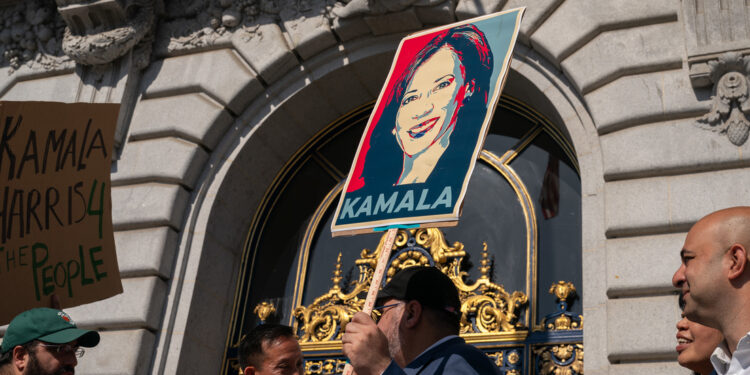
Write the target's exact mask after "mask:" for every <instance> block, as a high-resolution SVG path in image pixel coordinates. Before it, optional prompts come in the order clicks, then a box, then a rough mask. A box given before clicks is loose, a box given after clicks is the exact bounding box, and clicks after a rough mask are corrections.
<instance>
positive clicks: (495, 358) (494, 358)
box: [487, 352, 505, 367]
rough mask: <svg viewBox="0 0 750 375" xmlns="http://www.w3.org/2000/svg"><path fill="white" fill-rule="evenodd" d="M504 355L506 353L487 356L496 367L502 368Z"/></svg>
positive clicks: (488, 354)
mask: <svg viewBox="0 0 750 375" xmlns="http://www.w3.org/2000/svg"><path fill="white" fill-rule="evenodd" d="M504 354H505V353H503V352H495V353H487V356H488V357H490V359H492V362H494V363H495V366H497V367H502V365H503V359H504Z"/></svg>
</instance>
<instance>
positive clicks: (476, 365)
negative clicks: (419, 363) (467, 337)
mask: <svg viewBox="0 0 750 375" xmlns="http://www.w3.org/2000/svg"><path fill="white" fill-rule="evenodd" d="M436 349H437V351H438V353H436V354H437V355H436V356H437V357H441V358H443V360H440V361H434V362H432V363H431V366H429V367H434V370H435V371H434V372H432V371H425V372H424V373H436V374H442V373H446V374H499V373H500V371H499V369H498V368H497V366H495V364H494V363H493V362H492V360H490V358H489V357H487V355H486V354H484V352H482V351H481V350H479V349H477V348H476V347H474V346H473V345H470V344H467V343H466V342H464V340H463V339H461V338H455V339H451V340H448V341H447V342H445V343H443V344H442V345H440V346H439V347H437V348H436Z"/></svg>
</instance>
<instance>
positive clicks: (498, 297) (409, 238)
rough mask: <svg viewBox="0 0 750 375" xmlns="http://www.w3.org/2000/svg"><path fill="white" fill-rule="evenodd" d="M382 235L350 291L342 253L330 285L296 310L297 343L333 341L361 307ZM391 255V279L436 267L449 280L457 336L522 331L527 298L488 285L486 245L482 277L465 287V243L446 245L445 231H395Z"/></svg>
mask: <svg viewBox="0 0 750 375" xmlns="http://www.w3.org/2000/svg"><path fill="white" fill-rule="evenodd" d="M384 238H385V236H383V237H381V239H380V242H379V244H378V246H377V247H376V248H375V250H374V251H371V250H369V249H363V250H362V252H361V253H360V258H359V259H357V260H356V261H355V265H356V266H357V267H358V270H359V278H358V280H357V281H356V282H355V283H354V287H353V288H352V290H351V291H349V292H348V293H344V291H342V289H341V287H340V286H339V284H340V282H341V279H342V278H341V273H342V272H341V254H339V257H338V259H337V261H336V266H335V271H334V277H333V287H332V288H331V289H330V290H329V291H328V292H327V293H326V294H324V295H322V296H320V297H318V298H316V299H315V300H314V301H313V303H312V304H310V305H308V306H299V307H297V308H296V309H295V310H294V316H295V317H296V319H297V322H298V329H299V336H300V342H303V343H304V342H321V341H333V340H339V339H340V338H341V332H342V328H343V327H345V326H346V324H347V323H348V322H349V321H350V320H351V318H352V316H353V315H354V313H356V312H357V311H360V310H361V308H362V306H363V305H364V297H365V294H366V292H367V290H368V289H369V286H370V282H371V280H372V273H373V272H374V269H375V266H376V263H377V258H378V256H379V254H380V251H381V249H382V246H383V242H384ZM392 251H393V254H394V255H393V256H392V257H391V260H390V263H389V267H388V269H387V271H386V278H387V280H390V278H391V277H392V276H393V275H394V274H395V273H396V272H398V271H399V270H401V269H404V268H408V267H413V266H427V265H434V266H435V267H437V268H439V269H440V270H441V271H442V272H443V273H445V274H446V275H448V277H450V278H451V280H452V281H453V283H454V284H455V285H456V288H457V289H458V290H459V295H460V297H461V333H498V332H515V331H516V330H518V329H519V328H524V327H523V325H522V324H521V323H519V322H518V320H519V316H520V315H521V313H522V309H523V308H524V306H525V305H526V304H527V303H528V297H527V296H526V295H525V294H524V293H523V292H520V291H515V292H513V293H508V292H506V291H505V288H504V287H503V286H502V285H499V284H495V283H493V282H492V281H491V275H490V274H491V272H490V269H491V266H490V260H489V256H488V253H487V244H486V243H485V244H484V247H483V249H482V259H481V261H480V264H481V265H480V267H479V271H480V277H479V278H478V279H477V280H476V281H475V282H469V283H468V284H467V281H466V278H467V276H468V275H467V272H466V271H465V270H462V269H461V265H462V262H463V260H464V257H465V256H466V251H465V250H464V245H463V244H462V243H460V242H454V243H453V244H452V245H449V244H448V242H447V241H446V240H445V236H444V234H443V232H442V231H441V230H439V229H436V228H420V229H411V230H399V232H398V234H397V236H396V240H395V241H394V245H393V249H392Z"/></svg>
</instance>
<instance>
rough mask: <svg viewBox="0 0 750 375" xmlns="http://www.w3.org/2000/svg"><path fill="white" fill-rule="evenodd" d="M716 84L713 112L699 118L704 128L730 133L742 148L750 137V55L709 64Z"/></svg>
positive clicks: (725, 56)
mask: <svg viewBox="0 0 750 375" xmlns="http://www.w3.org/2000/svg"><path fill="white" fill-rule="evenodd" d="M708 67H709V72H710V73H709V77H710V79H711V82H713V85H714V86H713V95H712V96H711V100H712V105H711V110H710V111H709V112H708V113H707V114H705V115H704V116H703V117H701V118H700V119H698V122H697V123H698V126H700V127H701V128H703V129H707V130H711V131H714V132H718V133H720V134H726V135H727V138H729V141H730V142H732V143H733V144H734V145H736V146H742V145H743V144H744V143H745V142H746V141H747V138H748V135H750V120H748V114H750V100H748V96H749V95H750V91H749V90H748V88H749V87H750V82H748V74H750V56H744V57H743V56H742V54H740V53H738V52H727V53H724V54H722V55H721V56H719V58H718V59H716V60H712V61H709V62H708Z"/></svg>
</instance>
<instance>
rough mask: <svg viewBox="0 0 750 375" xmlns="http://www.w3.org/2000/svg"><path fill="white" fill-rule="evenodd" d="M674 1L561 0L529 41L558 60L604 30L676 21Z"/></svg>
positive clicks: (542, 52)
mask: <svg viewBox="0 0 750 375" xmlns="http://www.w3.org/2000/svg"><path fill="white" fill-rule="evenodd" d="M679 6H680V5H679V2H677V1H650V0H635V1H600V0H568V1H564V2H563V3H562V4H561V5H560V6H559V7H558V8H557V9H555V11H554V13H552V14H551V15H550V16H549V18H547V19H546V20H545V21H544V23H543V24H542V25H541V26H540V27H539V28H538V29H537V30H536V32H534V34H532V35H531V43H532V45H533V46H535V48H536V49H538V50H539V52H540V53H541V54H543V55H545V56H547V58H549V59H550V60H552V61H555V62H560V61H562V60H564V59H565V58H566V57H567V56H569V55H570V54H572V53H573V52H574V51H575V50H577V49H578V48H580V47H582V46H584V45H585V44H586V43H588V42H589V41H590V40H591V39H593V38H594V37H595V36H596V35H598V34H599V33H601V32H602V31H605V30H612V29H620V28H625V27H627V26H628V25H632V24H636V23H638V24H644V23H658V22H668V21H675V20H677V12H678V11H679V9H680V8H679Z"/></svg>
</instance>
